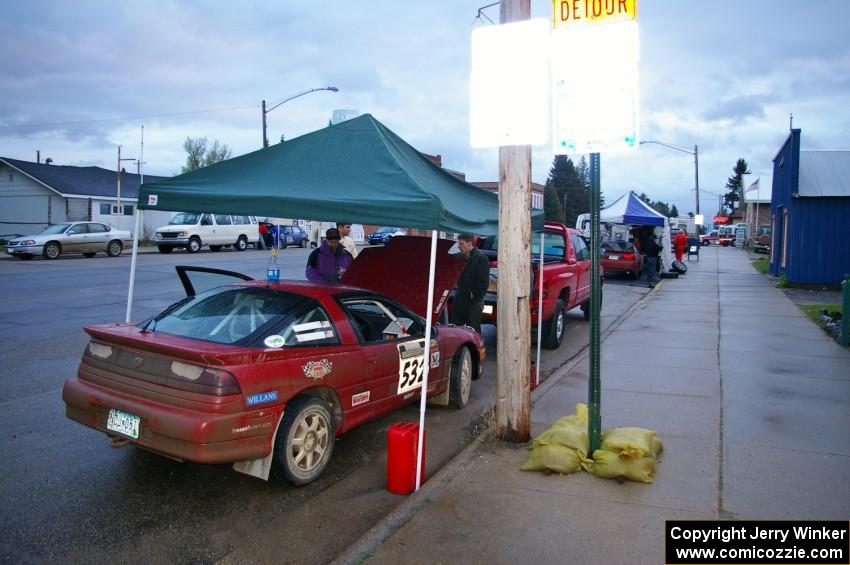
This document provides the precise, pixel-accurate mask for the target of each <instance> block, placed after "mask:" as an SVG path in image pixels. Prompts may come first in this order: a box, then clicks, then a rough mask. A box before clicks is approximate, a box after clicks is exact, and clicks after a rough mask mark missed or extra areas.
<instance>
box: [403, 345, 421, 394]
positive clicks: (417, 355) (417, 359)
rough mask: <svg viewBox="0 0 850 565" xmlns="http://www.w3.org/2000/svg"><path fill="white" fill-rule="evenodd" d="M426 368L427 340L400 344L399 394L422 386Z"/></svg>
mask: <svg viewBox="0 0 850 565" xmlns="http://www.w3.org/2000/svg"><path fill="white" fill-rule="evenodd" d="M424 370H425V340H424V339H420V340H418V341H408V342H405V343H399V344H398V394H404V393H405V392H408V391H411V390H414V389H417V388H420V387H421V386H422V378H423V375H424Z"/></svg>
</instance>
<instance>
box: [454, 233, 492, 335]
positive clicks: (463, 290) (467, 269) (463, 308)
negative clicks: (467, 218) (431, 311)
mask: <svg viewBox="0 0 850 565" xmlns="http://www.w3.org/2000/svg"><path fill="white" fill-rule="evenodd" d="M457 245H458V247H459V248H460V252H461V253H462V254H463V256H464V257H465V258H466V266H464V268H463V272H461V274H460V278H459V279H458V281H457V293H456V294H455V301H454V316H453V318H452V323H453V324H455V325H456V326H469V327H471V328H472V329H474V330H475V331H477V332H478V333H479V334H480V333H481V311H482V310H483V309H484V295H485V294H486V293H487V287H488V286H489V285H490V260H489V259H487V256H486V255H484V254H483V253H481V251H479V250H478V248H477V247H475V239H474V238H473V237H472V235H471V234H468V233H463V234H460V235H459V236H458V238H457Z"/></svg>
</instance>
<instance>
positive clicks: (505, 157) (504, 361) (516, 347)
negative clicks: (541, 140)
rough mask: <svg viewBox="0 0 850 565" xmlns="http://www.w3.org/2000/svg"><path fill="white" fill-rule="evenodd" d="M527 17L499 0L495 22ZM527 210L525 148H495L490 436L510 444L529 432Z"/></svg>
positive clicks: (527, 1) (525, 6)
mask: <svg viewBox="0 0 850 565" xmlns="http://www.w3.org/2000/svg"><path fill="white" fill-rule="evenodd" d="M530 16H531V0H502V5H501V23H503V24H505V23H509V22H515V21H521V20H527V19H529V17H530ZM530 207H531V146H530V145H512V146H507V147H500V148H499V292H498V295H497V301H498V302H497V308H498V312H499V323H498V326H497V333H496V337H497V340H498V349H497V353H496V362H497V367H496V434H497V435H498V437H499V438H500V439H502V440H506V441H516V442H524V441H528V438H529V437H530V434H531V396H530V394H531V388H530V382H529V381H530V377H531V313H530V310H529V307H530V304H529V300H530V294H531V213H530V211H529V209H530ZM538 370H539V368H538Z"/></svg>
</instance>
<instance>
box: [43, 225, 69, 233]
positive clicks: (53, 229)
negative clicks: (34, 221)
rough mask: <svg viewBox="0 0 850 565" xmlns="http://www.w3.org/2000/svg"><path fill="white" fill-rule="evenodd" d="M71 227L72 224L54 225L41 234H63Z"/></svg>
mask: <svg viewBox="0 0 850 565" xmlns="http://www.w3.org/2000/svg"><path fill="white" fill-rule="evenodd" d="M70 225H71V224H53V225H52V226H47V227H46V228H44V229H43V230H42V231H41V232H40V233H41V234H43V235H50V234H57V233H62V232H64V231H65V230H66V229H68V227H69V226H70Z"/></svg>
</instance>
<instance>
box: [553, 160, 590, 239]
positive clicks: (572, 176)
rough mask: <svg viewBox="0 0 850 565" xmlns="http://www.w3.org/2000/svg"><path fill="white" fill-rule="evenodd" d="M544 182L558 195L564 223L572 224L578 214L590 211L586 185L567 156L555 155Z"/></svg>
mask: <svg viewBox="0 0 850 565" xmlns="http://www.w3.org/2000/svg"><path fill="white" fill-rule="evenodd" d="M546 184H547V185H551V186H552V187H553V188H554V190H555V192H556V194H557V195H558V201H559V203H560V205H561V209H562V210H563V218H564V223H565V224H566V225H568V226H572V225H574V224H575V222H576V217H578V215H579V214H584V213H586V212H589V211H590V194H589V190H588V185H587V183H586V182H585V180H584V179H582V177H581V176H580V175H579V171H578V170H576V167H575V165H574V164H573V162H572V160H571V159H570V158H569V157H568V156H566V155H555V159H554V160H553V161H552V168H551V169H549V178H548V179H547V180H546Z"/></svg>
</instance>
